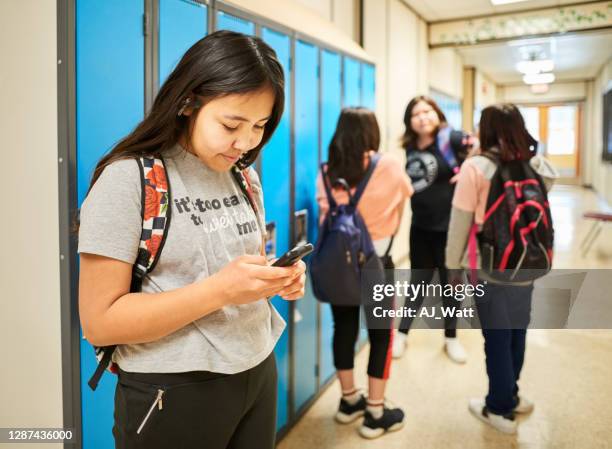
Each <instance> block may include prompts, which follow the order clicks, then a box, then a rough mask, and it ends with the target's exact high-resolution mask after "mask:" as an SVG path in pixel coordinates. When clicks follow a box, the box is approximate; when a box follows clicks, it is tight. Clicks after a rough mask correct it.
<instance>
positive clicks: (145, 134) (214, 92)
mask: <svg viewBox="0 0 612 449" xmlns="http://www.w3.org/2000/svg"><path fill="white" fill-rule="evenodd" d="M266 86H269V87H270V88H271V89H272V90H273V91H274V106H273V108H272V114H271V115H270V119H269V120H268V122H267V123H266V125H265V128H264V132H263V138H262V140H261V143H260V144H259V145H258V146H257V147H256V148H254V149H252V150H251V151H249V152H247V153H246V154H245V155H244V156H243V157H242V158H241V159H240V160H239V161H238V162H237V165H238V166H239V167H240V168H246V167H248V166H249V165H250V164H252V163H253V162H254V161H255V159H257V156H258V154H259V151H260V150H261V148H263V146H264V145H265V144H266V143H267V142H268V140H270V137H271V136H272V134H273V133H274V130H275V129H276V127H277V126H278V123H279V121H280V119H281V116H282V114H283V108H284V104H285V90H284V88H285V81H284V74H283V68H282V66H281V64H280V62H279V61H278V59H277V57H276V53H275V52H274V50H273V49H272V48H271V47H270V46H268V45H267V44H266V43H265V42H264V41H263V40H261V39H259V38H257V37H253V36H247V35H244V34H240V33H235V32H232V31H217V32H215V33H212V34H210V35H208V36H206V37H205V38H203V39H200V40H199V41H198V42H196V43H195V44H194V45H193V46H192V47H191V48H190V49H189V50H187V52H186V53H185V54H184V55H183V57H182V58H181V60H180V61H179V63H178V65H177V66H176V68H175V69H174V70H173V71H172V73H171V74H170V76H168V79H167V80H166V82H165V83H164V84H163V86H162V87H161V89H160V90H159V93H158V94H157V97H156V98H155V101H154V103H153V107H152V108H151V111H150V112H149V113H148V115H147V116H146V117H145V118H144V120H142V121H141V122H140V123H139V124H138V126H136V128H135V129H134V130H133V131H132V132H131V133H130V134H129V135H128V136H126V137H125V138H123V139H122V140H121V141H120V142H119V143H118V144H117V145H116V146H115V147H114V148H113V149H112V150H111V151H110V152H109V153H108V154H106V155H105V156H104V157H103V158H102V159H101V160H100V162H98V165H97V166H96V168H95V170H94V173H93V176H92V181H91V185H90V188H91V186H93V185H94V183H95V182H96V180H97V179H98V178H99V177H100V175H101V174H102V171H103V170H104V168H106V167H107V166H108V165H109V164H112V163H113V162H115V161H117V160H120V159H128V158H133V157H140V156H143V155H155V154H160V153H161V152H162V151H163V150H165V149H168V148H171V147H172V146H174V145H175V144H176V143H177V142H178V141H179V139H180V138H181V137H183V136H188V135H189V134H190V126H191V123H192V121H193V120H195V114H191V115H190V116H185V115H183V114H182V111H184V110H185V108H191V109H193V110H195V109H198V108H199V107H201V106H202V105H203V104H205V103H206V102H208V101H211V100H213V99H215V98H218V97H221V96H224V95H229V94H244V93H247V92H252V91H255V90H258V89H261V88H263V87H266Z"/></svg>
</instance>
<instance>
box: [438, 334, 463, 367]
mask: <svg viewBox="0 0 612 449" xmlns="http://www.w3.org/2000/svg"><path fill="white" fill-rule="evenodd" d="M444 351H445V352H446V355H447V356H448V358H449V359H451V360H452V361H453V362H455V363H458V364H464V363H465V362H467V353H466V352H465V348H464V347H463V345H462V344H461V342H460V341H459V340H457V338H448V337H446V338H445V339H444Z"/></svg>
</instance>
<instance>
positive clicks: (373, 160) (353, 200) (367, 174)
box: [350, 153, 380, 207]
mask: <svg viewBox="0 0 612 449" xmlns="http://www.w3.org/2000/svg"><path fill="white" fill-rule="evenodd" d="M379 160H380V154H378V153H374V155H373V156H371V157H370V164H369V165H368V169H367V170H366V172H365V175H364V177H363V179H362V180H361V181H359V184H358V185H357V190H356V191H355V194H354V195H353V197H352V198H351V202H350V203H351V205H352V206H353V207H357V204H358V203H359V200H360V199H361V195H363V192H364V191H365V189H366V187H367V186H368V182H369V181H370V178H371V177H372V173H374V169H375V168H376V165H377V164H378V161H379Z"/></svg>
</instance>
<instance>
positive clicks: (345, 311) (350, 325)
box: [331, 305, 393, 379]
mask: <svg viewBox="0 0 612 449" xmlns="http://www.w3.org/2000/svg"><path fill="white" fill-rule="evenodd" d="M331 308H332V314H333V317H334V339H333V347H334V366H335V367H336V369H337V370H346V369H353V366H354V360H355V343H357V336H358V335H359V315H360V312H361V307H360V306H333V305H332V306H331ZM368 327H371V326H368ZM392 332H393V331H392V328H391V325H390V326H389V329H371V328H368V336H369V338H370V358H369V362H368V376H370V377H376V378H378V379H388V378H389V372H390V367H391V342H392V338H393V333H392Z"/></svg>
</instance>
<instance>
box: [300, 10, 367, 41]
mask: <svg viewBox="0 0 612 449" xmlns="http://www.w3.org/2000/svg"><path fill="white" fill-rule="evenodd" d="M294 1H295V2H297V3H300V4H302V5H304V6H306V7H308V8H310V9H312V10H313V11H314V12H316V13H317V14H319V15H320V16H321V17H324V18H326V19H327V20H329V21H330V22H333V23H334V25H336V26H337V27H338V28H339V29H340V30H342V31H343V32H344V33H345V34H346V35H347V36H350V37H351V39H353V40H354V41H355V42H359V34H360V32H359V28H360V17H359V0H294Z"/></svg>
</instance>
